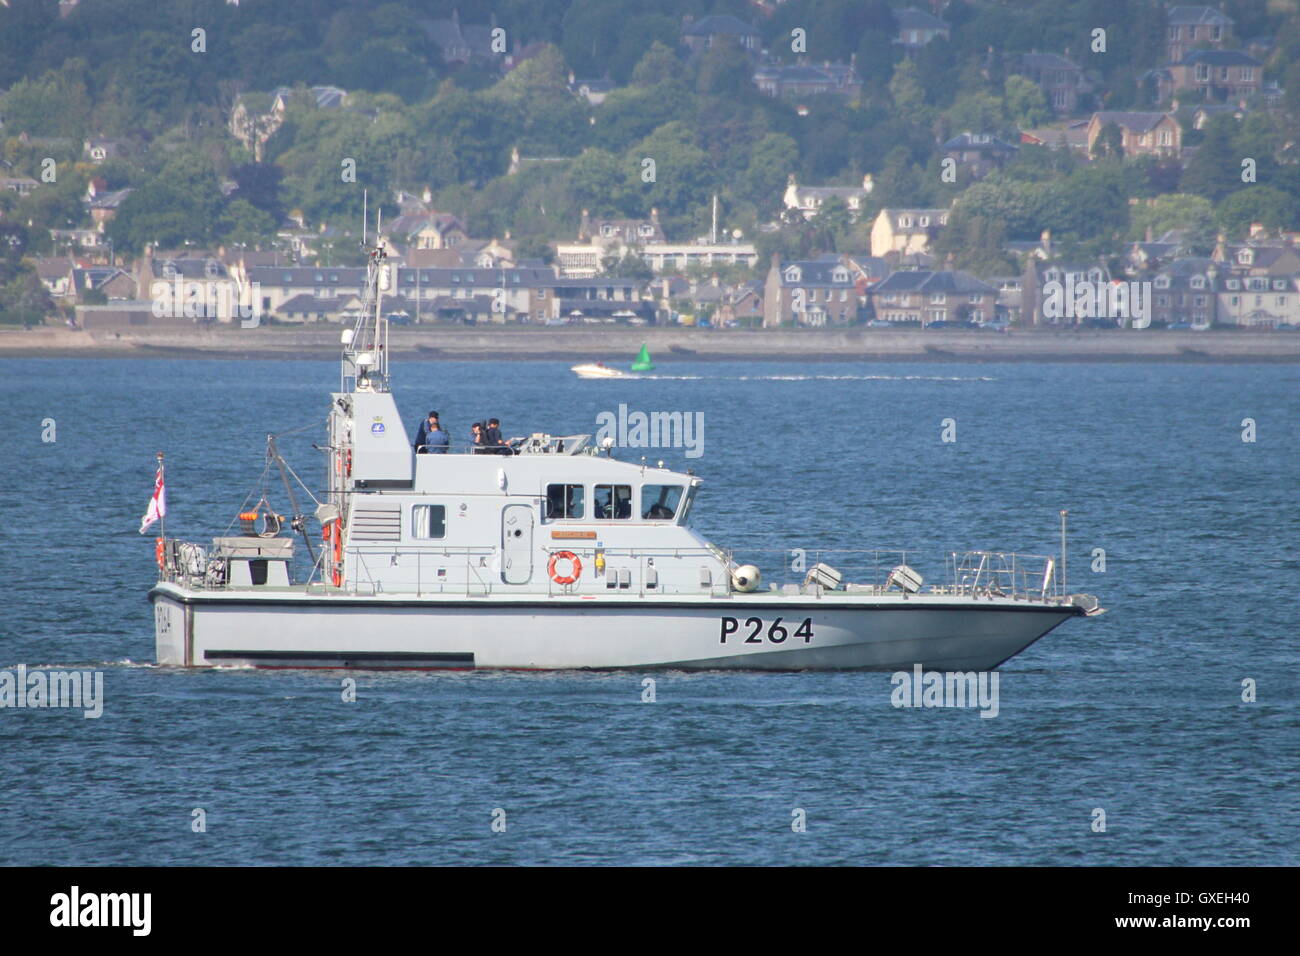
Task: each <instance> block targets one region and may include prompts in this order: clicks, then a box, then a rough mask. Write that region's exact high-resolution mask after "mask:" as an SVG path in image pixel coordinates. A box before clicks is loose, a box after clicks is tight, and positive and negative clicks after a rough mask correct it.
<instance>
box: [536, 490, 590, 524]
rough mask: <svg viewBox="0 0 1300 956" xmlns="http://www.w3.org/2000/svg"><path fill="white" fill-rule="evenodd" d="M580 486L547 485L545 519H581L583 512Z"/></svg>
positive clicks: (582, 491) (583, 491)
mask: <svg viewBox="0 0 1300 956" xmlns="http://www.w3.org/2000/svg"><path fill="white" fill-rule="evenodd" d="M585 491H586V489H585V488H583V486H582V485H547V486H546V517H547V518H581V517H582V516H583V515H584V513H585V511H584V507H583V506H584V504H585V502H584V493H585Z"/></svg>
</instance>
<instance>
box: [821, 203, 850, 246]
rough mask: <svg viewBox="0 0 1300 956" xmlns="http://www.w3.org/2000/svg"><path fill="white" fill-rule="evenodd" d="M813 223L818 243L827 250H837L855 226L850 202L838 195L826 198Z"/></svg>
mask: <svg viewBox="0 0 1300 956" xmlns="http://www.w3.org/2000/svg"><path fill="white" fill-rule="evenodd" d="M812 224H813V226H814V227H815V228H816V231H817V242H818V245H819V246H820V247H821V248H822V249H824V250H825V251H827V252H835V251H836V250H838V249H839V247H840V243H841V242H842V241H843V239H844V237H845V236H846V235H848V232H849V230H850V229H851V228H852V227H853V219H852V216H851V214H850V213H849V206H848V203H846V202H845V201H844V200H843V199H840V198H839V197H838V196H834V197H832V198H830V199H828V200H826V202H824V203H822V207H821V209H819V210H818V212H817V215H816V217H815V218H814V219H813V220H812Z"/></svg>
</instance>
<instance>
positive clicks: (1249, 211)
mask: <svg viewBox="0 0 1300 956" xmlns="http://www.w3.org/2000/svg"><path fill="white" fill-rule="evenodd" d="M1215 218H1216V220H1217V221H1218V224H1219V228H1220V229H1222V230H1223V231H1224V232H1225V233H1227V234H1228V235H1230V236H1245V235H1246V234H1247V233H1248V232H1249V230H1250V226H1251V224H1252V223H1256V222H1258V223H1262V224H1263V226H1264V228H1265V229H1269V230H1277V229H1294V228H1295V227H1296V226H1297V225H1300V200H1298V199H1297V197H1295V196H1293V195H1291V194H1289V193H1285V192H1283V191H1282V190H1280V189H1276V188H1274V187H1272V186H1262V185H1252V186H1247V187H1246V188H1244V189H1239V190H1237V191H1236V192H1235V193H1232V194H1230V195H1228V196H1226V197H1224V199H1223V200H1222V201H1221V202H1220V203H1219V205H1218V207H1217V208H1216V209H1215Z"/></svg>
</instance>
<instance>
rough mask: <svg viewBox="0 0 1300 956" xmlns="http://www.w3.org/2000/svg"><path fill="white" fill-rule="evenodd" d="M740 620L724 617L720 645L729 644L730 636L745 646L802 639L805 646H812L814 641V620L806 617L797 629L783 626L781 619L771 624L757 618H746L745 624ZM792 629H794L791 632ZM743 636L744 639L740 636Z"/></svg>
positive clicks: (791, 626) (791, 625) (792, 626)
mask: <svg viewBox="0 0 1300 956" xmlns="http://www.w3.org/2000/svg"><path fill="white" fill-rule="evenodd" d="M743 627H744V630H743V631H742V622H741V621H740V619H739V618H734V617H724V618H723V619H722V627H721V630H720V633H719V640H718V643H720V644H725V643H727V637H728V636H729V635H733V634H735V635H737V639H738V640H740V642H741V643H743V644H762V643H764V642H767V643H769V644H784V643H785V642H786V641H787V640H788V639H789V638H792V637H801V638H803V642H804V643H805V644H811V643H812V639H813V628H812V618H810V617H806V618H804V620H803V623H802V624H800V625H799V626H798V627H797V628H795V627H794V625H793V624H788V625H787V624H782V623H781V618H779V617H778V618H777V619H776V620H775V621H773V622H772V623H771V624H766V623H765V622H764V621H763V620H762V619H760V618H757V617H748V618H745V620H744V623H743ZM791 628H794V629H793V630H791ZM741 634H743V635H744V636H743V638H741V637H740V635H741Z"/></svg>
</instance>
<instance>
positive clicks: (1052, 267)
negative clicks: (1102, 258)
mask: <svg viewBox="0 0 1300 956" xmlns="http://www.w3.org/2000/svg"><path fill="white" fill-rule="evenodd" d="M1098 282H1106V283H1108V282H1110V270H1109V269H1107V268H1106V267H1105V266H1103V265H1100V264H1095V263H1086V262H1064V261H1059V260H1058V261H1054V262H1044V261H1043V260H1042V259H1037V258H1034V257H1032V256H1031V257H1030V258H1028V259H1027V260H1026V261H1025V271H1024V275H1023V279H1022V282H1021V295H1020V301H1021V319H1022V321H1024V322H1025V323H1026V324H1029V325H1076V324H1079V323H1081V322H1083V321H1084V320H1085V318H1086V317H1084V316H1073V317H1069V318H1067V317H1065V316H1064V315H1062V316H1050V315H1045V314H1044V310H1043V303H1044V301H1046V299H1047V297H1048V296H1049V295H1051V293H1052V290H1053V289H1054V288H1055V289H1058V290H1060V291H1061V293H1062V294H1063V293H1064V291H1065V290H1067V289H1078V288H1079V287H1081V286H1083V285H1084V284H1085V283H1086V284H1090V285H1093V286H1094V287H1095V286H1096V284H1097V283H1098Z"/></svg>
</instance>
